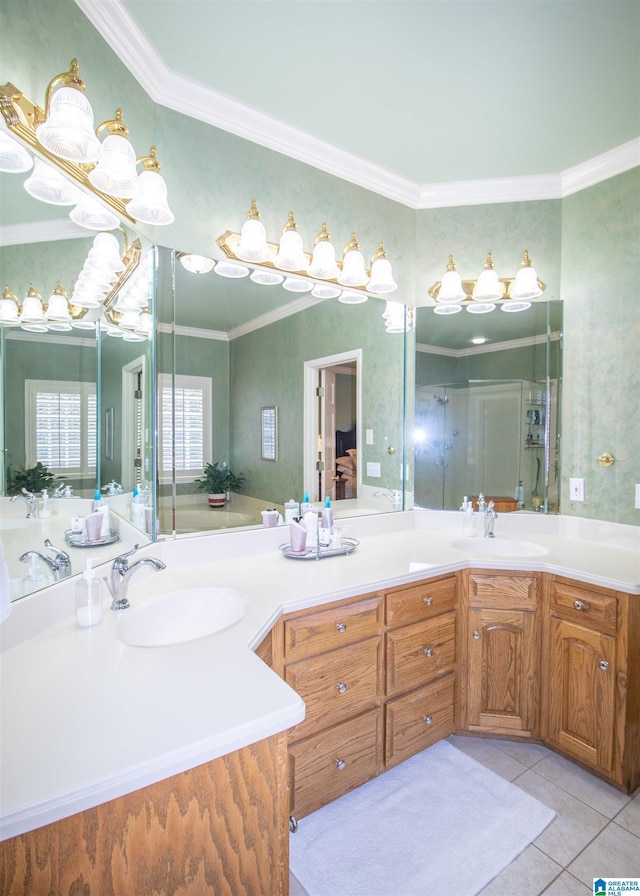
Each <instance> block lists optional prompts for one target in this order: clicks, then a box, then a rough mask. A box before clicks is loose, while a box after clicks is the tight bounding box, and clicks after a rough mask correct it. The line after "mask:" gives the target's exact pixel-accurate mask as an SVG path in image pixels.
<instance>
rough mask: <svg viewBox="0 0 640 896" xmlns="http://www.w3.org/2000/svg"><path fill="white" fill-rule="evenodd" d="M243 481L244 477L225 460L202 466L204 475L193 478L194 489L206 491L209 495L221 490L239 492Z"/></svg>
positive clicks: (219, 493) (216, 493) (218, 492)
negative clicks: (199, 477) (237, 473)
mask: <svg viewBox="0 0 640 896" xmlns="http://www.w3.org/2000/svg"><path fill="white" fill-rule="evenodd" d="M244 481H245V477H244V476H243V475H242V474H240V475H239V476H236V475H235V473H233V472H232V471H231V469H230V468H229V467H228V466H227V463H226V461H223V463H219V462H218V461H216V462H215V463H214V464H207V465H206V466H205V468H204V476H203V477H202V478H201V479H196V480H195V485H196V491H197V492H206V493H207V494H209V495H221V494H222V493H223V492H239V491H240V489H241V488H242V485H243V483H244Z"/></svg>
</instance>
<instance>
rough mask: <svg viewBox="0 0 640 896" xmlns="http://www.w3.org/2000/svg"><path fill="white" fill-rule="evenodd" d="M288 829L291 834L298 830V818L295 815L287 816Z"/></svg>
mask: <svg viewBox="0 0 640 896" xmlns="http://www.w3.org/2000/svg"><path fill="white" fill-rule="evenodd" d="M289 830H290V831H291V833H292V834H295V832H296V831H297V830H298V819H297V818H296V817H295V815H290V816H289Z"/></svg>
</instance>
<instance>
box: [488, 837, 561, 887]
mask: <svg viewBox="0 0 640 896" xmlns="http://www.w3.org/2000/svg"><path fill="white" fill-rule="evenodd" d="M561 871H562V866H561V865H558V863H557V862H554V861H553V860H552V859H550V858H549V856H546V855H545V854H544V853H543V852H540V850H539V849H536V847H535V846H533V845H531V846H528V847H527V848H526V849H525V851H524V852H522V853H520V855H519V856H518V858H517V859H514V861H513V862H512V863H511V864H510V865H508V866H507V867H506V868H505V869H504V871H501V872H500V874H499V875H498V876H497V877H494V879H493V880H492V881H491V883H490V884H487V886H486V887H485V888H484V890H481V891H480V893H479V894H478V896H538V894H539V893H542V892H543V891H544V890H545V888H546V887H548V886H549V884H550V883H551V881H552V880H554V879H555V878H556V877H557V876H558V875H559V874H560V872H561Z"/></svg>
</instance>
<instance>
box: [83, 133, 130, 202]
mask: <svg viewBox="0 0 640 896" xmlns="http://www.w3.org/2000/svg"><path fill="white" fill-rule="evenodd" d="M89 181H90V182H91V184H92V185H93V186H94V187H95V188H96V190H100V192H102V193H106V194H107V195H108V196H118V197H119V198H122V199H137V197H138V196H139V195H140V184H139V183H138V172H137V171H136V154H135V152H134V149H133V146H132V145H131V144H130V143H129V141H128V140H127V138H126V137H122V136H121V135H120V134H109V136H108V137H107V138H106V139H105V141H104V143H103V144H102V156H101V157H100V161H99V162H98V164H97V165H96V167H95V168H94V169H93V170H92V171H90V172H89Z"/></svg>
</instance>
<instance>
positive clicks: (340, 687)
mask: <svg viewBox="0 0 640 896" xmlns="http://www.w3.org/2000/svg"><path fill="white" fill-rule="evenodd" d="M336 687H337V688H338V693H339V694H344V692H345V691H346V690H347V686H346V684H345V683H344V681H339V682H338V684H337V685H336Z"/></svg>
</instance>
